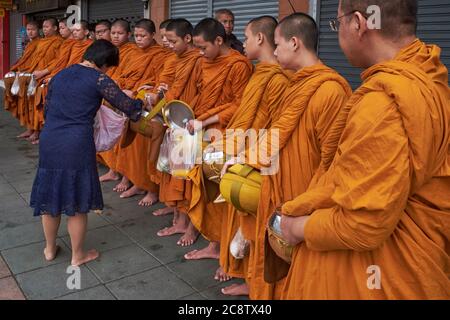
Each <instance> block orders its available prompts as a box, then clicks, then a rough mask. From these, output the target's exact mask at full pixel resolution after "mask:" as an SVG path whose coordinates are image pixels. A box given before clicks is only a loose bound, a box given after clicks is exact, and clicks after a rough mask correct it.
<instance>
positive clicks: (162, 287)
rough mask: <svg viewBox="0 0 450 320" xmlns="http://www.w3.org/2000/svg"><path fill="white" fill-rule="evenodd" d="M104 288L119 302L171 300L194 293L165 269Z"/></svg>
mask: <svg viewBox="0 0 450 320" xmlns="http://www.w3.org/2000/svg"><path fill="white" fill-rule="evenodd" d="M106 287H107V288H108V289H109V290H110V291H111V292H112V293H113V294H114V295H115V296H116V297H118V298H119V299H120V300H143V299H145V300H146V299H150V300H173V299H179V298H182V297H185V296H188V295H190V294H192V293H194V292H195V291H194V289H192V288H191V287H190V286H189V285H187V284H186V283H185V282H184V281H182V280H180V279H179V278H178V277H176V276H175V275H174V274H173V273H171V272H170V271H169V270H167V269H166V268H165V267H160V268H156V269H153V270H150V271H147V272H144V273H141V274H138V275H135V276H131V277H127V278H124V279H121V280H118V281H115V282H112V283H109V284H107V285H106Z"/></svg>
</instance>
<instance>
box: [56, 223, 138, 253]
mask: <svg viewBox="0 0 450 320" xmlns="http://www.w3.org/2000/svg"><path fill="white" fill-rule="evenodd" d="M63 240H64V242H65V243H66V244H67V245H68V246H69V247H71V246H70V238H69V236H65V237H63ZM131 243H132V241H131V240H130V239H129V238H128V237H126V236H125V235H123V234H122V233H121V232H120V231H119V230H117V229H116V228H114V227H113V226H107V227H102V228H98V229H94V230H90V231H88V232H87V234H86V240H85V245H84V247H85V248H86V250H90V249H96V250H97V251H99V252H105V251H108V250H111V249H115V248H120V247H124V246H126V245H129V244H131Z"/></svg>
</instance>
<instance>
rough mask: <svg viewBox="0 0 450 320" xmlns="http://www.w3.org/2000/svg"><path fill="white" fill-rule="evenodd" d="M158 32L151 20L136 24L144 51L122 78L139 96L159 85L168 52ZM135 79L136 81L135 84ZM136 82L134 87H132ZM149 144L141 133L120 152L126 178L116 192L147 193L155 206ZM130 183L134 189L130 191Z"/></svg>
mask: <svg viewBox="0 0 450 320" xmlns="http://www.w3.org/2000/svg"><path fill="white" fill-rule="evenodd" d="M155 31H156V29H155V24H154V23H153V21H151V20H149V19H142V20H141V21H139V22H138V23H137V24H136V26H135V30H134V35H135V39H136V44H137V46H138V47H139V48H140V49H141V50H139V51H140V54H139V56H137V57H136V59H134V60H131V61H130V62H129V67H128V68H127V70H126V72H125V73H124V74H122V75H121V76H120V78H119V79H118V83H119V84H120V86H121V87H122V88H123V89H131V90H132V91H133V92H135V93H137V91H138V89H139V88H140V87H142V86H143V85H145V84H150V85H152V86H155V85H156V81H157V77H158V75H159V74H160V72H161V70H162V68H163V66H164V61H165V57H166V54H167V52H166V51H165V50H164V48H162V47H161V46H160V45H158V44H157V43H156V41H155V40H154V35H155ZM134 79H136V81H133V80H134ZM132 82H134V85H133V87H132V88H128V86H130V85H131V84H132ZM149 145H150V139H148V138H146V137H144V136H142V135H140V134H138V135H136V137H135V139H134V140H133V142H132V143H131V144H130V145H129V146H127V147H126V148H120V149H119V154H118V158H117V159H118V160H117V167H116V169H117V171H118V172H119V173H120V174H122V175H123V177H124V178H123V179H122V182H121V183H120V184H119V185H118V186H117V187H116V188H115V190H116V191H122V190H123V189H122V187H123V188H124V189H125V190H126V191H124V192H123V193H122V194H121V195H120V197H121V198H129V197H132V196H135V195H138V194H146V197H151V202H152V203H156V202H157V201H158V186H157V185H156V184H155V183H154V182H152V181H150V179H149V176H148V168H147V158H148V155H149ZM130 181H131V182H132V183H133V187H132V188H130V189H129V190H127V189H128V188H129V183H130ZM141 205H142V203H141Z"/></svg>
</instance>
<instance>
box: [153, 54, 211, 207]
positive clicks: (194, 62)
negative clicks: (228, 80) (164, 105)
mask: <svg viewBox="0 0 450 320" xmlns="http://www.w3.org/2000/svg"><path fill="white" fill-rule="evenodd" d="M202 61H203V59H202V56H201V55H200V53H199V51H198V50H189V51H187V52H185V53H183V54H182V55H181V56H179V57H178V58H177V59H176V65H175V77H174V81H173V83H172V85H171V86H170V88H169V90H168V91H167V92H166V100H167V101H172V100H181V101H184V102H186V103H187V104H188V105H191V102H192V101H193V100H194V98H195V97H196V95H197V94H198V88H197V82H198V79H200V75H201V65H202ZM152 179H153V180H154V181H155V182H156V183H158V184H159V200H160V201H161V202H164V203H165V204H166V205H167V206H169V207H175V208H178V210H179V211H181V212H183V213H187V210H188V209H189V208H188V207H189V201H188V200H187V199H188V198H189V195H187V194H186V192H190V188H191V186H190V182H189V181H187V180H182V179H178V178H175V177H172V176H171V175H170V174H168V173H165V172H158V173H157V174H156V175H154V176H152ZM188 190H189V191H188Z"/></svg>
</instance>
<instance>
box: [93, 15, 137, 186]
mask: <svg viewBox="0 0 450 320" xmlns="http://www.w3.org/2000/svg"><path fill="white" fill-rule="evenodd" d="M130 37H131V29H130V24H129V22H128V21H125V20H121V19H119V20H116V21H114V23H113V24H112V26H111V42H112V43H113V44H114V45H115V46H116V47H117V48H119V56H120V58H119V59H120V61H119V66H117V67H114V68H111V70H109V71H108V76H109V77H110V78H111V79H113V80H116V79H118V78H119V77H120V75H121V74H122V72H123V70H124V69H125V68H126V66H127V64H128V63H129V61H130V58H131V56H132V55H131V54H132V53H133V52H137V51H138V50H139V49H138V47H137V46H136V44H135V43H132V42H130V40H129V39H130ZM119 148H120V144H117V145H116V146H115V147H114V148H113V149H112V150H109V151H106V152H102V153H99V154H98V159H99V161H100V162H102V163H103V164H104V165H106V166H107V167H108V168H109V171H108V172H107V173H106V174H104V175H103V176H101V177H100V182H106V181H118V180H119V179H120V175H119V174H118V173H117V172H116V163H117V154H118V152H119Z"/></svg>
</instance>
